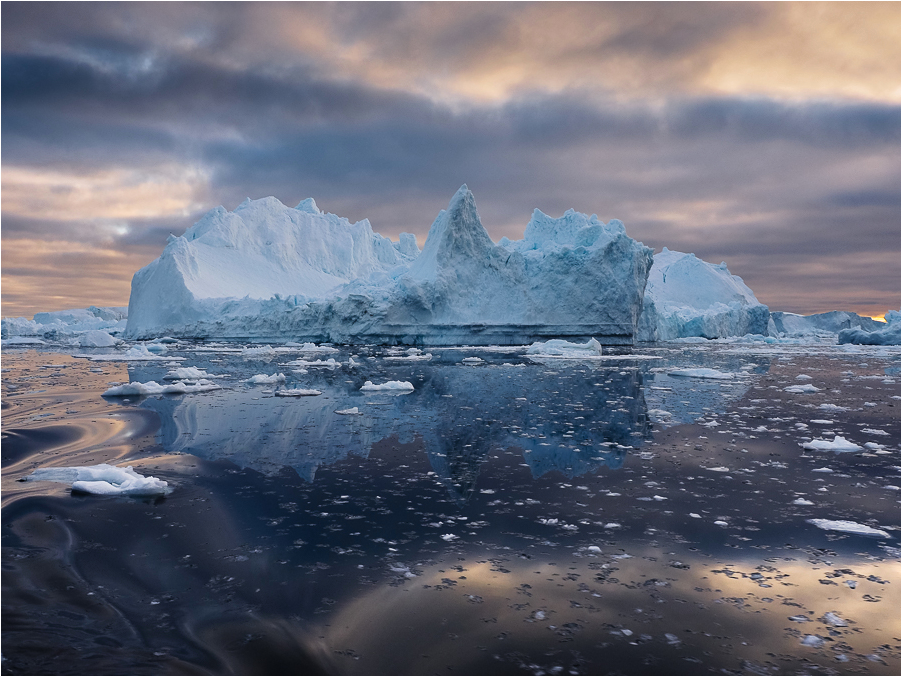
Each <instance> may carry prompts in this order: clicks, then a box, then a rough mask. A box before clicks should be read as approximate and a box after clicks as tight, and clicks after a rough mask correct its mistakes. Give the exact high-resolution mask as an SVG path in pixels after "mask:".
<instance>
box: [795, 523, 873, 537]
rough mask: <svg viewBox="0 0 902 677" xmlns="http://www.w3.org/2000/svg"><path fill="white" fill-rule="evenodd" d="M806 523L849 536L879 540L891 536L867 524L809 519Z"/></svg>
mask: <svg viewBox="0 0 902 677" xmlns="http://www.w3.org/2000/svg"><path fill="white" fill-rule="evenodd" d="M805 521H806V522H808V523H809V524H813V525H814V526H816V527H817V528H819V529H824V530H827V531H843V532H845V533H847V534H857V535H859V536H876V537H877V538H889V534H888V533H886V532H885V531H883V530H882V529H874V528H872V527H869V526H867V525H865V524H858V523H857V522H849V521H847V520H825V519H809V520H805Z"/></svg>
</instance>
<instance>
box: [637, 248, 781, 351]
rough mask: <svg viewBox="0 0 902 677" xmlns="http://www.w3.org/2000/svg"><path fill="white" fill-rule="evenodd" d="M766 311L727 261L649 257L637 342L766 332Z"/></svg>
mask: <svg viewBox="0 0 902 677" xmlns="http://www.w3.org/2000/svg"><path fill="white" fill-rule="evenodd" d="M769 320H770V312H769V311H768V308H767V306H765V305H763V304H761V303H759V302H758V299H756V298H755V294H754V292H752V290H751V289H749V287H748V286H746V284H745V283H744V282H743V281H742V278H740V277H738V276H736V275H731V274H730V271H729V270H727V264H726V263H721V264H720V265H714V264H712V263H706V262H705V261H702V260H701V259H699V258H696V256H695V255H694V254H683V253H681V252H675V251H670V250H669V249H667V247H664V249H663V250H662V251H661V252H660V253H658V254H655V257H654V266H652V269H651V273H650V274H649V276H648V285H647V286H646V288H645V302H644V304H643V310H642V316H641V317H640V318H639V337H638V338H639V340H640V341H667V340H670V339H676V338H686V337H691V336H701V337H704V338H708V339H714V338H724V337H728V336H744V335H745V334H764V335H766V334H767V333H768V322H769Z"/></svg>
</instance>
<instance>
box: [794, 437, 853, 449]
mask: <svg viewBox="0 0 902 677" xmlns="http://www.w3.org/2000/svg"><path fill="white" fill-rule="evenodd" d="M802 448H803V449H810V450H812V451H861V449H862V448H861V447H860V446H858V445H857V444H855V443H854V442H850V441H849V440H847V439H846V438H845V437H841V436H839V435H836V436H834V438H833V441H832V442H831V441H829V440H822V439H816V440H811V441H810V442H805V443H804V444H802Z"/></svg>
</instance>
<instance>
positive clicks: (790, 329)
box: [770, 310, 886, 337]
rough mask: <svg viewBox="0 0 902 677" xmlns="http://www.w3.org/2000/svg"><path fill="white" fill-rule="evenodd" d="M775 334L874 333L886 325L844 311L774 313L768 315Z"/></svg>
mask: <svg viewBox="0 0 902 677" xmlns="http://www.w3.org/2000/svg"><path fill="white" fill-rule="evenodd" d="M770 319H771V321H772V322H773V324H774V326H773V329H774V331H775V333H779V334H783V335H786V336H802V337H803V336H810V335H818V334H838V333H839V332H841V331H842V330H843V329H861V330H864V331H874V330H877V329H881V328H883V327H885V326H886V325H885V324H883V323H882V322H877V321H876V320H872V319H871V318H870V317H862V316H861V315H857V314H855V313H850V312H848V311H844V310H833V311H831V312H829V313H817V314H815V315H797V314H796V313H786V312H780V311H775V312H772V313H771V314H770Z"/></svg>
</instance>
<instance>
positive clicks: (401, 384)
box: [360, 381, 414, 391]
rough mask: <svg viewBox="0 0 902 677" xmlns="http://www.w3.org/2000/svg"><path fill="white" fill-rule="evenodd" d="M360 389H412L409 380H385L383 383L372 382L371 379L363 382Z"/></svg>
mask: <svg viewBox="0 0 902 677" xmlns="http://www.w3.org/2000/svg"><path fill="white" fill-rule="evenodd" d="M360 389H361V390H373V391H375V390H413V389H414V387H413V384H412V383H411V382H410V381H386V382H385V383H379V384H376V383H373V382H372V381H367V382H366V383H364V384H363V385H362V386H361V388H360Z"/></svg>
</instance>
